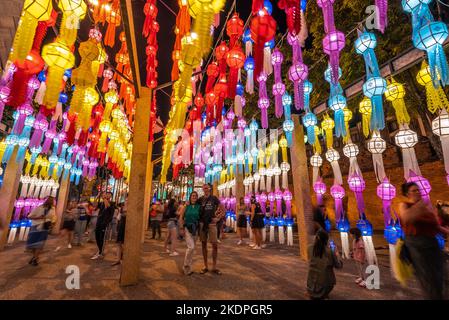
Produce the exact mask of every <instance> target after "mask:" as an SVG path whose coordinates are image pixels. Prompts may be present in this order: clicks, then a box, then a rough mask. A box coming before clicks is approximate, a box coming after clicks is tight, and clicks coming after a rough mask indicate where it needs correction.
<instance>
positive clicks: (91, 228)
mask: <svg viewBox="0 0 449 320" xmlns="http://www.w3.org/2000/svg"><path fill="white" fill-rule="evenodd" d="M99 212H100V209H99V208H98V202H95V203H94V204H92V214H91V216H90V221H89V240H87V242H95V227H96V226H97V218H98V213H99Z"/></svg>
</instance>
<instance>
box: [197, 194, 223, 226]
mask: <svg viewBox="0 0 449 320" xmlns="http://www.w3.org/2000/svg"><path fill="white" fill-rule="evenodd" d="M198 201H199V203H200V205H201V207H200V222H203V223H204V224H209V223H211V221H212V218H214V217H215V213H216V212H217V209H218V207H219V206H220V200H218V198H217V197H216V196H213V195H211V196H209V197H205V196H202V197H201V198H199V199H198Z"/></svg>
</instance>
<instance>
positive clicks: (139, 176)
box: [120, 87, 152, 286]
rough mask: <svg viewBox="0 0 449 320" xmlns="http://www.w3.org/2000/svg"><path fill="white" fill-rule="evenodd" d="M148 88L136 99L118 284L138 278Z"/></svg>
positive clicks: (146, 141)
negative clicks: (126, 209)
mask: <svg viewBox="0 0 449 320" xmlns="http://www.w3.org/2000/svg"><path fill="white" fill-rule="evenodd" d="M151 95H152V93H151V90H150V89H149V88H145V87H142V88H141V95H140V98H138V99H137V105H136V113H135V118H134V119H135V121H134V134H133V152H132V157H131V172H130V177H129V194H128V213H127V217H126V227H125V243H124V249H123V264H122V271H121V274H120V285H122V286H127V285H135V284H137V282H138V280H139V272H140V263H141V254H142V224H143V219H144V202H145V193H144V191H145V184H146V176H147V161H148V134H149V123H150V108H149V106H150V105H151Z"/></svg>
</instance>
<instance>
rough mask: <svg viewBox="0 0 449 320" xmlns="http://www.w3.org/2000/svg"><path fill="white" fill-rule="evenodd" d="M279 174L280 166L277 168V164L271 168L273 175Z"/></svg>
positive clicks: (280, 171) (280, 172)
mask: <svg viewBox="0 0 449 320" xmlns="http://www.w3.org/2000/svg"><path fill="white" fill-rule="evenodd" d="M281 174H282V170H281V168H279V167H278V166H276V167H274V168H273V175H275V176H280V175H281Z"/></svg>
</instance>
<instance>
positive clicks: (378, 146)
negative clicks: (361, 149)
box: [367, 132, 387, 154]
mask: <svg viewBox="0 0 449 320" xmlns="http://www.w3.org/2000/svg"><path fill="white" fill-rule="evenodd" d="M367 147H368V151H369V152H371V153H374V154H380V153H383V152H384V151H385V150H386V149H387V143H386V142H385V140H384V139H382V138H381V137H380V135H379V133H377V132H374V133H373V136H372V138H371V139H370V140H369V141H368V146H367Z"/></svg>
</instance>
